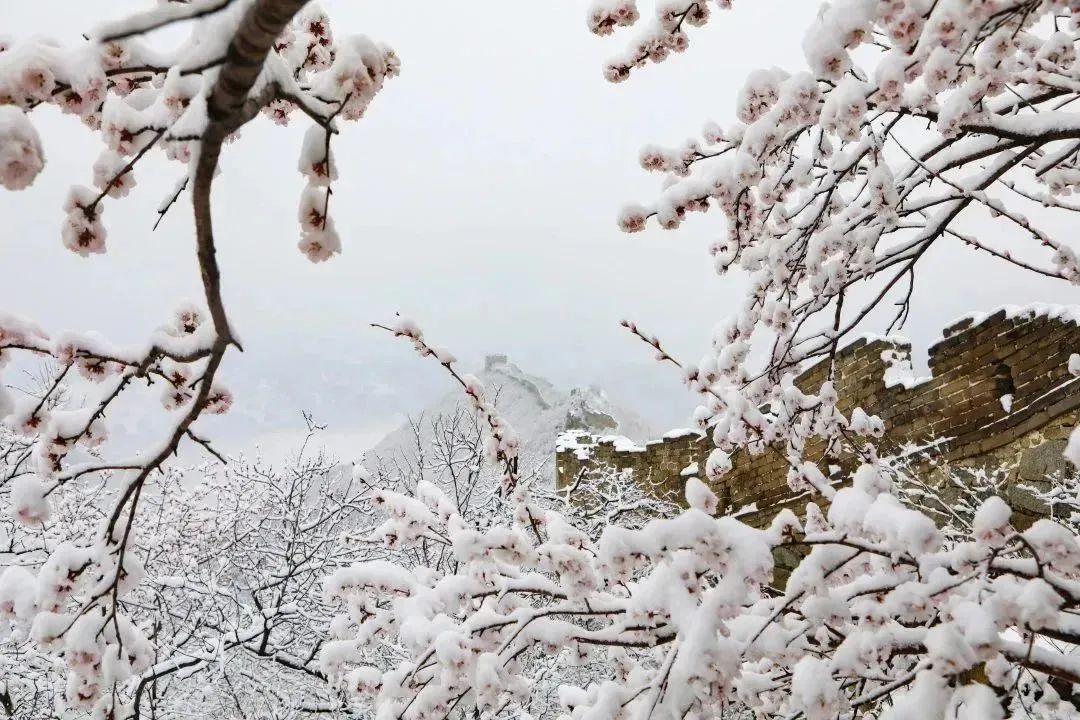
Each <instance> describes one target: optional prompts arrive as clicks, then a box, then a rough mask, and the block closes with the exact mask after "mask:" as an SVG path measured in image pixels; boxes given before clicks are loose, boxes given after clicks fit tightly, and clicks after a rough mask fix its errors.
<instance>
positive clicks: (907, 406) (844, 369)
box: [556, 305, 1080, 525]
mask: <svg viewBox="0 0 1080 720" xmlns="http://www.w3.org/2000/svg"><path fill="white" fill-rule="evenodd" d="M1075 352H1080V306H1058V305H1032V306H1027V307H1004V308H999V309H997V310H995V311H992V312H990V313H984V314H981V315H975V316H970V317H966V318H963V319H961V320H959V321H957V322H954V323H952V324H950V325H949V326H948V327H946V328H945V330H944V332H943V333H942V339H941V340H939V341H937V342H936V343H934V344H933V345H931V346H930V348H929V366H930V370H931V375H930V376H928V377H914V375H913V374H912V372H911V359H910V358H911V346H910V344H908V343H907V342H906V341H905V340H903V339H902V338H895V337H889V338H886V337H879V336H866V337H863V338H860V339H858V340H856V341H855V342H853V343H851V344H849V345H847V346H845V347H844V348H842V349H841V350H840V351H838V352H837V354H836V357H835V359H834V363H835V372H834V378H833V382H834V384H835V386H836V390H837V393H838V395H839V398H840V399H839V403H838V406H839V409H840V410H841V412H844V413H845V414H848V413H850V412H851V411H852V410H854V409H855V408H857V407H859V408H862V409H863V410H864V411H866V412H867V413H869V414H872V415H877V416H879V417H880V418H881V419H882V420H883V421H884V423H885V427H886V434H885V437H883V438H882V439H881V440H880V441H879V451H880V452H881V453H882V455H893V456H902V455H912V454H918V453H922V454H925V455H928V456H932V457H935V458H938V459H940V460H942V461H945V462H948V463H955V464H978V463H980V462H988V461H992V462H994V463H999V464H1006V465H1015V466H1019V465H1020V464H1021V463H1020V460H1021V455H1022V454H1023V453H1024V452H1026V451H1028V450H1029V449H1031V448H1032V447H1035V446H1040V445H1045V444H1046V443H1060V444H1062V446H1063V445H1064V439H1065V438H1067V437H1068V434H1069V433H1070V432H1071V429H1072V428H1073V427H1075V426H1076V424H1077V422H1078V420H1080V378H1076V377H1073V376H1072V375H1071V374H1070V373H1069V371H1068V361H1069V356H1070V354H1071V353H1075ZM829 369H830V368H829V363H828V362H819V363H816V364H814V365H812V366H810V367H808V368H806V369H805V370H804V371H803V372H801V373H800V374H799V376H798V378H797V379H796V384H797V385H798V386H799V387H800V388H802V389H803V390H804V391H810V392H813V391H816V389H817V388H819V387H820V386H821V384H822V383H823V382H824V381H825V380H826V379H827V378H828V376H829ZM711 450H712V443H711V441H710V440H709V438H708V437H707V436H706V435H705V434H704V433H703V432H701V431H697V430H687V431H677V432H675V433H673V434H672V433H669V434H668V435H667V436H665V437H664V438H661V439H659V440H656V441H653V442H649V443H646V444H645V445H637V444H634V443H632V442H630V441H629V440H626V439H625V438H617V437H612V436H602V437H598V436H592V435H588V434H585V433H582V432H575V433H568V434H565V435H563V436H562V437H560V439H559V443H558V446H557V447H556V482H557V484H558V485H559V486H560V487H566V486H568V485H569V484H570V483H572V482H573V480H574V479H575V478H576V477H577V476H578V475H579V474H580V473H581V472H583V471H585V470H587V469H589V468H595V467H601V466H606V467H612V468H615V469H618V470H631V471H632V472H633V475H634V477H635V478H638V479H639V480H640V481H641V482H642V483H643V486H645V487H649V488H653V490H652V491H653V492H657V493H658V494H661V495H663V496H665V497H667V498H668V499H673V500H678V501H681V500H682V487H683V484H684V483H685V480H686V478H685V475H684V474H683V473H682V471H683V470H684V469H686V468H687V467H688V466H690V465H692V464H693V463H698V464H699V465H700V466H701V467H704V463H705V460H706V458H707V457H708V455H709V452H710V451H711ZM808 450H809V454H810V455H811V456H813V455H814V452H815V449H814V448H813V447H811V448H809V449H808ZM819 454H820V451H819ZM734 460H735V461H734V466H733V468H732V470H731V471H730V472H728V473H727V475H725V476H724V478H723V479H722V480H721V482H719V483H714V484H713V490H714V491H715V492H716V493H717V495H718V496H719V497H720V500H721V503H722V505H723V506H724V508H725V511H726V512H728V513H738V514H741V515H742V516H744V517H743V519H744V520H747V521H749V522H751V524H757V525H761V524H764V523H767V522H768V520H769V519H771V518H772V516H773V515H775V513H776V512H778V511H779V510H780V509H782V508H784V507H793V506H796V505H799V504H801V503H804V502H805V497H801V496H798V495H796V494H795V493H794V492H793V491H792V490H791V489H790V488H789V487H788V484H787V472H788V466H787V463H786V461H785V460H784V459H783V457H781V456H780V455H779V454H777V453H765V454H762V455H759V456H742V455H741V454H740V455H738V456H736V457H735V459H734ZM1032 479H1036V478H1032Z"/></svg>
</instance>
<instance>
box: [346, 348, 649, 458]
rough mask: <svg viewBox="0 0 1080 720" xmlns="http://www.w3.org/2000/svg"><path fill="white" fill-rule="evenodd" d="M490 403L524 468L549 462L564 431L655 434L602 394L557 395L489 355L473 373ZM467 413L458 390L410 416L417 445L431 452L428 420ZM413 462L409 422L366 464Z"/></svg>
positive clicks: (574, 391)
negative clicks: (514, 439)
mask: <svg viewBox="0 0 1080 720" xmlns="http://www.w3.org/2000/svg"><path fill="white" fill-rule="evenodd" d="M475 374H476V377H478V378H479V379H480V380H481V382H483V383H484V387H485V389H486V391H487V393H488V395H489V396H490V397H494V398H496V405H497V407H498V409H499V411H500V413H501V414H502V415H503V416H504V417H505V418H506V419H507V420H509V422H510V424H511V425H512V426H513V427H514V429H515V430H516V431H517V433H518V436H519V437H520V438H521V442H522V456H523V457H524V458H525V459H526V461H527V462H542V461H544V460H545V459H547V458H549V457H551V456H552V454H553V453H554V450H555V439H556V438H557V437H558V435H559V434H560V433H562V432H563V431H564V430H568V429H585V430H589V431H591V432H595V433H597V434H603V435H624V436H626V437H628V438H630V439H632V440H636V441H644V440H646V439H648V438H651V437H654V436H655V435H656V434H657V432H656V429H655V428H653V427H652V426H650V425H649V423H647V422H646V421H645V420H643V419H642V418H641V417H640V416H638V415H637V413H635V412H633V411H632V410H629V409H627V408H625V407H623V406H621V405H619V404H618V403H617V402H616V401H613V400H611V399H610V398H609V397H608V395H607V393H606V392H605V391H604V389H603V388H600V387H596V386H590V387H583V388H582V387H575V388H569V389H563V388H560V387H557V386H556V385H554V384H553V383H551V382H549V381H548V380H546V379H544V378H541V377H539V376H536V375H532V374H530V373H528V372H526V371H525V370H523V369H521V368H520V367H518V366H517V365H515V364H514V363H513V362H511V361H510V360H509V359H507V357H506V356H505V355H489V356H488V357H487V359H486V360H485V363H484V368H483V370H481V371H479V372H477V373H475ZM466 408H467V403H466V399H465V396H464V395H463V394H462V393H461V391H460V390H454V391H450V392H448V393H446V394H445V395H443V397H441V398H440V399H439V400H437V401H435V402H433V403H431V404H430V405H428V406H427V407H425V408H423V409H422V410H420V411H418V412H416V413H412V414H410V420H411V421H412V422H413V423H415V424H416V425H417V426H418V427H419V434H420V438H421V440H422V442H423V445H424V446H426V447H430V446H431V436H432V434H433V432H434V430H433V427H432V424H431V420H432V419H433V418H436V417H438V416H445V417H449V416H452V415H454V413H456V412H459V411H461V410H465V409H466ZM415 457H416V434H415V433H414V429H413V427H412V425H411V424H410V423H409V422H406V423H404V424H403V425H402V426H400V427H398V428H397V429H395V430H393V431H392V432H390V433H389V434H387V435H386V437H384V438H383V439H382V440H381V441H380V442H378V443H377V444H376V445H375V446H374V447H373V448H372V449H371V450H370V451H369V452H368V453H367V458H366V461H367V462H368V464H373V463H376V462H379V461H380V460H382V461H384V462H386V461H389V462H393V461H394V460H402V459H404V460H410V461H411V460H413V459H415Z"/></svg>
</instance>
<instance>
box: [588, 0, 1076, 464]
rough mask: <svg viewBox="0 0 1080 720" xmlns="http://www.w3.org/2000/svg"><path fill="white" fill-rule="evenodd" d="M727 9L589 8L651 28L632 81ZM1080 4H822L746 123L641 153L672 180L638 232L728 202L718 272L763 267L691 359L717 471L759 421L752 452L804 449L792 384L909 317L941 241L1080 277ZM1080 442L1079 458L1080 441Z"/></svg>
mask: <svg viewBox="0 0 1080 720" xmlns="http://www.w3.org/2000/svg"><path fill="white" fill-rule="evenodd" d="M730 5H731V3H730V2H727V0H723V1H721V2H716V3H711V2H683V1H679V0H659V1H658V2H656V3H655V12H654V17H652V18H651V19H650V20H648V21H646V20H644V19H641V17H640V15H641V13H639V11H638V9H637V8H636V5H635V4H634V3H633V2H628V1H627V0H597V1H596V2H594V3H593V4H592V6H591V8H590V11H589V15H588V22H589V26H590V28H591V29H592V30H593V32H595V33H597V34H600V35H605V34H610V33H612V32H614V31H615V30H616V29H617V28H619V27H622V26H630V25H644V26H645V29H644V30H643V34H642V36H641V37H640V38H639V39H638V40H637V41H635V42H634V43H632V44H631V46H630V48H629V49H628V50H627V51H626V52H625V53H623V54H622V55H620V56H619V57H617V58H616V59H614V60H613V61H612V62H611V63H610V64H609V66H608V69H607V75H608V77H609V78H610V79H612V80H620V79H624V78H626V77H628V76H629V74H630V72H631V71H632V70H633V69H635V68H640V67H642V66H644V65H646V64H648V63H649V62H650V61H652V62H659V61H662V60H664V59H665V58H666V57H668V56H669V54H670V53H672V52H681V51H683V50H684V49H685V48H686V47H687V44H688V41H689V35H688V33H687V29H688V28H692V27H696V26H700V25H703V24H705V23H707V22H709V21H713V20H714V19H715V18H716V17H717V13H716V12H715V10H716V9H718V8H719V9H724V8H727V7H729V6H730ZM1078 13H1080V7H1078V6H1077V5H1076V3H1072V2H1067V1H1065V0H1061V1H1057V2H1053V1H1048V2H1044V1H1042V0H1034V1H1026V2H1012V1H1006V0H948V1H938V2H932V1H930V0H887V1H886V0H883V1H881V2H879V1H877V0H839V1H837V2H832V3H828V4H823V5H822V7H821V10H820V12H819V13H818V16H817V18H816V19H815V20H814V22H813V24H812V25H811V26H810V27H809V28H807V29H806V33H805V36H804V40H803V50H804V55H805V58H806V63H807V67H806V69H800V70H794V71H792V72H788V71H785V70H781V69H778V68H770V69H766V70H759V71H755V72H753V73H751V74H750V76H749V77H748V78H747V79H746V82H745V84H744V86H743V88H742V90H741V91H740V92H739V94H738V97H737V98H736V114H737V116H738V117H737V120H736V121H735V122H733V123H732V124H731V125H729V126H728V127H726V128H722V127H721V126H719V125H717V124H715V123H709V124H707V126H706V127H705V129H704V132H703V137H702V138H701V139H700V140H691V141H689V142H687V143H685V144H683V145H680V146H676V147H671V148H665V147H659V146H652V145H650V146H647V147H645V148H644V149H643V150H642V152H641V165H642V167H643V168H645V169H646V170H649V171H653V172H658V173H661V174H663V175H664V176H665V179H664V183H663V190H662V192H661V193H660V195H659V197H658V198H657V199H656V200H655V201H653V202H652V203H650V204H648V205H632V206H628V207H627V208H625V209H624V210H623V212H622V214H621V215H620V218H619V223H620V225H621V226H622V228H623V229H624V230H626V231H629V232H634V231H638V230H641V229H642V228H644V227H645V226H646V224H647V223H649V222H655V223H656V224H657V225H659V226H660V227H661V228H667V229H673V228H676V227H678V226H679V225H680V224H681V223H682V222H683V221H684V219H685V218H686V217H687V214H688V213H692V212H702V213H706V212H710V211H719V214H720V215H722V216H723V218H724V221H725V224H726V231H725V233H724V237H723V238H722V239H721V240H719V241H717V242H716V243H715V244H714V245H713V247H712V254H713V257H714V259H715V265H716V269H717V270H718V271H719V272H721V273H725V272H728V271H730V270H735V269H739V270H743V271H745V272H746V273H748V274H749V276H750V279H751V287H750V289H749V291H748V292H747V294H746V296H745V299H744V301H743V303H742V306H741V307H740V308H739V311H738V313H736V314H734V315H733V316H732V317H730V318H727V319H725V320H724V321H723V322H722V323H721V324H720V325H719V326H718V328H717V330H716V333H715V336H714V338H713V347H712V350H711V351H710V352H709V354H708V355H707V356H706V357H704V358H703V359H702V360H701V361H700V362H699V363H697V364H694V365H687V366H686V367H685V371H686V376H687V380H688V382H689V383H690V384H691V386H693V387H694V389H695V390H696V391H697V392H699V393H701V395H702V397H703V400H704V402H703V404H702V407H701V409H700V410H699V415H698V418H699V420H700V421H701V423H702V425H703V426H708V427H710V428H712V430H713V434H714V438H715V440H716V443H717V446H718V455H717V457H716V458H715V460H714V462H713V463H712V466H713V467H714V468H722V467H725V466H726V462H727V460H726V455H728V454H730V453H731V452H733V451H734V450H736V449H737V448H741V447H744V446H746V445H747V443H746V442H745V440H746V439H747V435H750V436H751V437H750V439H751V440H755V439H759V440H761V442H760V443H758V442H751V443H749V449H750V451H760V450H761V449H762V446H763V444H767V443H771V442H773V441H776V440H780V441H786V442H787V443H789V445H791V447H790V451H791V452H792V453H794V454H795V455H798V454H800V453H801V447H800V443H801V442H802V439H801V435H802V433H800V432H790V431H789V430H788V428H787V427H786V426H787V425H789V424H790V423H791V422H795V418H793V417H792V416H791V413H792V412H794V413H795V414H796V415H798V416H799V418H801V420H800V421H803V422H805V421H807V420H808V418H809V417H811V415H812V414H813V413H810V412H808V408H801V409H796V408H795V407H793V406H792V403H796V402H798V401H797V400H795V399H788V400H784V399H783V398H781V397H780V394H782V393H784V392H786V391H784V390H783V388H784V379H783V378H784V377H785V375H788V374H790V373H791V372H792V371H793V370H794V369H796V368H798V367H799V366H800V364H802V363H804V362H805V361H807V360H812V359H820V358H826V359H827V358H830V357H832V356H833V355H834V354H835V352H836V351H837V349H838V347H839V346H840V345H841V344H842V343H844V342H845V340H850V339H851V338H853V337H855V336H857V335H858V334H859V333H861V332H864V331H865V330H867V329H871V328H868V327H867V321H868V320H876V321H877V322H878V323H879V324H877V325H875V326H873V328H872V329H874V330H881V329H885V328H887V329H889V330H891V329H893V328H894V327H898V326H900V325H902V324H903V322H904V321H905V320H906V318H907V315H908V313H909V311H910V298H911V294H912V292H913V290H914V287H915V278H916V272H917V269H918V267H920V262H922V263H924V264H925V263H926V262H927V260H926V257H927V255H928V252H929V250H930V249H931V247H934V246H935V245H940V244H942V243H956V244H959V245H961V246H966V247H970V248H972V250H973V251H976V252H981V253H986V254H988V255H989V256H991V257H993V258H996V259H998V260H1000V261H1001V262H1002V263H1004V264H1006V265H1010V266H1013V267H1015V268H1016V269H1017V270H1019V271H1022V272H1024V273H1030V274H1037V275H1042V276H1045V277H1049V278H1056V279H1060V280H1061V281H1063V282H1065V283H1071V284H1074V285H1075V284H1080V265H1078V261H1077V251H1076V248H1075V245H1074V244H1072V243H1071V241H1070V239H1068V238H1063V237H1056V236H1055V235H1054V234H1053V233H1051V232H1050V230H1049V229H1047V228H1049V227H1051V226H1052V225H1053V223H1054V222H1055V221H1057V218H1058V216H1061V217H1062V218H1063V219H1064V220H1066V221H1068V220H1069V219H1070V218H1071V217H1072V214H1073V213H1075V212H1077V211H1078V210H1080V206H1077V205H1076V204H1075V203H1073V202H1072V201H1071V200H1070V196H1071V195H1072V193H1073V191H1074V188H1075V183H1076V182H1077V179H1078V178H1080V165H1078V164H1077V163H1078V160H1077V153H1078V151H1080V119H1078V116H1077V115H1076V114H1075V113H1073V112H1071V108H1070V107H1069V106H1070V105H1071V104H1072V103H1073V102H1074V101H1075V100H1076V98H1077V95H1076V91H1077V86H1076V85H1075V84H1074V79H1073V78H1074V77H1075V76H1076V73H1077V72H1080V70H1078V66H1077V64H1076V57H1075V52H1074V48H1073V46H1074V42H1075V40H1076V37H1077V22H1078V20H1080V15H1078ZM714 214H716V213H715V212H714ZM988 227H990V228H1000V230H999V231H996V232H986V230H985V229H986V228H988ZM974 228H980V229H981V230H982V232H979V233H976V232H975V230H974ZM1006 239H1007V241H1006ZM894 308H895V312H894V310H893V309H894ZM644 339H646V340H648V341H650V342H651V341H652V340H653V338H652V337H650V336H644ZM755 348H760V354H763V355H766V356H767V361H766V362H765V363H764V364H763V365H761V366H757V365H755V364H754V363H752V362H751V361H750V358H751V357H757V354H754V355H753V356H751V350H752V349H755ZM718 388H723V389H722V390H721V389H718ZM827 395H828V393H826V396H827ZM717 396H719V397H717ZM810 402H811V403H812V402H813V401H810ZM767 403H772V404H773V405H774V407H781V406H782V405H785V404H787V405H788V406H789V407H788V408H786V409H785V410H784V411H781V412H779V413H778V415H777V416H778V418H780V422H771V421H768V420H766V419H764V418H763V417H761V416H756V415H755V412H754V408H757V407H759V406H762V405H764V404H767ZM826 404H827V402H826ZM1073 445H1074V449H1075V450H1076V453H1074V460H1075V461H1077V462H1080V437H1078V438H1077V439H1076V440H1075V441H1074V444H1073Z"/></svg>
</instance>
